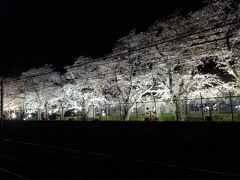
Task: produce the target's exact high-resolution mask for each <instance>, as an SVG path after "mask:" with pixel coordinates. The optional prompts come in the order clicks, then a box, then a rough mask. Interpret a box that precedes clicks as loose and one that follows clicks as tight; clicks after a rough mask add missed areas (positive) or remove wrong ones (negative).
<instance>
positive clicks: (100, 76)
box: [4, 0, 240, 120]
mask: <svg viewBox="0 0 240 180" xmlns="http://www.w3.org/2000/svg"><path fill="white" fill-rule="evenodd" d="M103 43H104V42H103ZM239 53H240V10H239V2H238V1H236V0H218V1H212V2H211V3H209V4H208V5H206V6H205V7H204V8H203V9H201V10H199V11H197V12H194V13H190V14H188V15H187V16H174V17H170V18H169V19H167V20H164V21H161V22H156V23H155V25H153V26H152V27H150V28H149V30H148V31H146V32H142V33H138V34H137V33H135V32H134V31H133V32H131V33H130V34H129V35H128V36H126V37H123V38H121V39H119V40H118V41H117V43H116V45H115V47H114V48H113V50H112V52H111V53H110V54H109V55H107V56H105V57H102V58H99V59H92V58H89V57H82V56H81V57H79V58H78V59H76V61H75V63H74V64H73V65H71V66H67V67H65V68H66V73H65V74H60V73H59V72H55V71H54V68H53V67H52V66H51V65H46V66H44V67H42V68H38V69H34V68H33V69H30V70H29V71H27V72H23V73H22V75H21V77H18V78H17V80H16V79H14V78H7V79H5V86H4V90H5V96H4V99H5V101H4V105H5V106H4V110H5V111H8V110H19V109H23V110H24V111H26V112H39V111H44V112H47V111H48V110H50V109H51V110H53V111H54V112H55V111H58V112H60V111H61V110H62V109H64V108H65V109H66V108H67V107H74V106H80V107H81V108H82V111H83V114H85V116H87V111H88V109H89V107H90V106H92V105H94V106H102V105H103V104H104V103H110V104H116V105H120V106H121V110H122V115H123V117H124V119H125V120H129V115H130V112H131V111H132V109H133V108H134V107H136V102H139V101H141V100H145V101H146V100H154V101H155V100H159V101H164V102H166V103H167V105H168V106H169V108H170V109H171V110H172V112H173V113H174V114H175V116H176V118H177V119H179V117H180V116H181V111H180V107H179V106H180V104H179V103H178V102H180V100H181V99H184V98H194V97H196V96H198V95H199V93H202V94H204V96H205V97H212V96H222V95H223V94H224V93H226V92H228V91H232V92H234V93H235V94H237V93H238V92H239V86H240V71H239V68H240V66H239V65H240V63H239V56H240V54H239ZM211 63H212V64H214V65H215V66H214V68H215V69H211V66H209V64H211ZM39 74H42V75H39Z"/></svg>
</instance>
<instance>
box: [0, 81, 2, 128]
mask: <svg viewBox="0 0 240 180" xmlns="http://www.w3.org/2000/svg"><path fill="white" fill-rule="evenodd" d="M0 113H1V128H3V79H1V112H0Z"/></svg>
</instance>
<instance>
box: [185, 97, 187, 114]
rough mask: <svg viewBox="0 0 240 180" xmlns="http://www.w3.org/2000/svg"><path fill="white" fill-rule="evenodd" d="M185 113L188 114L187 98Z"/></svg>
mask: <svg viewBox="0 0 240 180" xmlns="http://www.w3.org/2000/svg"><path fill="white" fill-rule="evenodd" d="M185 114H186V116H187V115H188V107H187V98H186V99H185Z"/></svg>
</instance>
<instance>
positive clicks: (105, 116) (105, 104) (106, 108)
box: [105, 102, 107, 121]
mask: <svg viewBox="0 0 240 180" xmlns="http://www.w3.org/2000/svg"><path fill="white" fill-rule="evenodd" d="M105 120H106V121H107V103H106V102H105Z"/></svg>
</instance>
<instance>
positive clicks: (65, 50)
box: [0, 0, 202, 74]
mask: <svg viewBox="0 0 240 180" xmlns="http://www.w3.org/2000/svg"><path fill="white" fill-rule="evenodd" d="M129 1H130V0H129ZM87 2H88V3H86V2H85V3H83V2H82V1H80V0H79V1H77V2H72V1H70V0H65V1H52V0H49V1H48V2H47V1H46V2H45V1H40V0H31V1H30V0H28V1H24V0H21V1H19V0H1V1H0V18H1V28H0V33H1V43H0V44H1V53H0V58H1V65H0V74H11V73H19V72H20V71H22V70H27V69H29V68H30V67H38V66H41V65H44V64H45V63H51V64H54V65H55V66H56V67H61V66H63V65H67V64H72V63H73V61H74V58H76V57H78V56H80V55H88V56H92V57H100V56H102V55H104V54H106V53H108V52H110V51H111V49H112V47H113V45H114V43H115V42H116V40H117V39H118V38H120V37H122V36H125V35H127V34H128V33H129V32H130V31H131V30H132V29H134V28H135V29H136V30H137V31H138V32H140V31H144V30H146V29H147V28H148V27H149V26H151V25H152V24H153V23H154V22H155V21H156V20H160V19H162V18H164V17H166V16H168V15H170V14H171V13H173V12H174V11H176V10H179V9H183V10H184V11H185V12H187V11H190V10H195V9H198V8H200V7H201V5H202V3H201V0H192V1H184V0H166V1H163V0H162V1H160V0H159V1H158V3H156V2H155V3H154V2H150V1H143V2H140V1H139V2H132V3H130V2H124V1H112V3H109V2H105V3H103V2H94V1H87Z"/></svg>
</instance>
